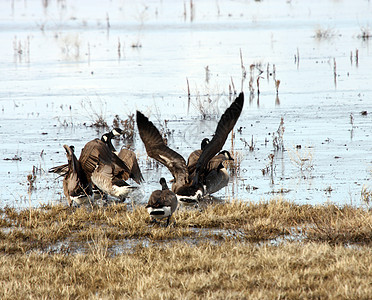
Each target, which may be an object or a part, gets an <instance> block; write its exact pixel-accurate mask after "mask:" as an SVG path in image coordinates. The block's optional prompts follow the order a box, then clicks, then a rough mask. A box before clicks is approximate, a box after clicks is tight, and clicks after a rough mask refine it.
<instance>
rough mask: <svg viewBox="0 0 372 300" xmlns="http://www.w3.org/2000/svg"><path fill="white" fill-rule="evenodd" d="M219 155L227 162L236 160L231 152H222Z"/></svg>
mask: <svg viewBox="0 0 372 300" xmlns="http://www.w3.org/2000/svg"><path fill="white" fill-rule="evenodd" d="M218 154H222V155H223V156H224V157H225V158H226V160H234V159H233V158H232V156H231V154H230V152H229V151H227V150H222V151H221V152H220V153H218Z"/></svg>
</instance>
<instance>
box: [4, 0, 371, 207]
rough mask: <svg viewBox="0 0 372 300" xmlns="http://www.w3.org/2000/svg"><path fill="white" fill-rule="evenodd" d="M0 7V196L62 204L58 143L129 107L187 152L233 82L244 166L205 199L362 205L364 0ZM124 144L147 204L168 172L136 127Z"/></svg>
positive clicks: (367, 136) (95, 133)
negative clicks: (129, 146) (242, 98)
mask: <svg viewBox="0 0 372 300" xmlns="http://www.w3.org/2000/svg"><path fill="white" fill-rule="evenodd" d="M191 4H192V5H191ZM0 8H1V10H0V11H1V13H0V28H1V30H0V41H1V44H2V45H3V46H2V47H1V48H0V55H1V58H2V59H1V62H0V70H1V71H0V109H1V110H0V139H1V142H2V143H1V145H0V169H1V172H0V180H1V182H2V183H1V189H0V203H1V204H0V205H1V206H5V205H9V206H14V207H27V206H29V205H30V204H31V205H32V206H38V205H39V204H41V203H51V202H59V201H64V199H63V195H62V194H63V193H62V179H57V180H56V177H55V176H53V175H51V174H48V173H47V172H46V171H47V170H48V169H49V168H50V167H52V166H55V165H57V164H62V163H65V162H66V158H65V154H64V150H63V148H62V145H63V144H68V145H74V146H75V147H76V152H77V153H78V154H79V153H80V149H81V148H82V147H83V146H84V144H85V143H86V142H87V141H89V140H91V139H93V138H96V137H100V135H101V134H102V133H103V132H104V130H102V129H97V128H96V127H94V126H91V125H92V124H93V123H95V122H96V120H97V119H98V118H99V117H102V118H103V119H104V120H105V121H106V122H107V123H108V124H109V125H110V126H112V123H113V119H114V117H115V115H119V117H120V119H121V120H125V119H127V117H128V115H130V114H134V113H135V110H136V109H139V110H141V111H143V112H144V113H145V114H146V115H148V116H149V117H150V119H151V120H152V121H154V123H155V124H156V125H157V126H159V128H164V129H165V130H166V131H169V133H170V134H169V135H168V141H169V145H170V146H171V147H172V148H173V149H175V150H176V151H178V152H179V153H180V154H182V155H184V157H185V158H187V156H188V155H189V153H190V152H192V151H193V150H195V149H196V148H199V146H200V141H201V140H202V138H204V137H210V136H211V135H212V134H213V132H214V130H215V127H216V124H217V122H218V118H219V116H220V115H221V113H223V111H224V110H225V108H226V107H227V106H228V105H229V103H230V99H231V97H230V95H229V93H230V91H232V92H233V91H234V90H236V91H237V92H239V91H240V90H243V91H244V92H245V95H246V102H245V107H244V110H243V113H242V115H241V118H240V119H239V121H238V123H237V125H236V129H235V138H234V139H233V142H234V145H233V150H234V152H235V155H236V157H237V158H238V160H239V161H240V164H239V168H238V170H237V174H236V176H234V177H233V178H232V180H231V182H230V184H229V186H228V187H227V188H226V189H224V190H221V191H220V192H218V193H217V194H216V195H215V196H217V197H219V198H222V199H231V198H239V199H246V200H252V201H259V200H264V199H270V198H272V197H277V196H278V195H283V196H284V197H285V198H287V199H289V200H293V201H295V202H297V203H309V204H318V203H325V202H327V201H330V202H334V203H338V204H345V203H347V204H350V203H352V204H356V205H361V203H362V202H361V192H362V190H363V188H364V187H366V188H369V189H371V188H372V187H371V186H372V184H371V180H372V170H371V169H372V137H371V133H372V120H371V118H372V117H371V116H372V79H371V72H370V66H371V65H372V55H371V50H370V47H371V45H370V44H371V39H372V37H371V38H368V37H369V35H370V34H372V29H369V27H368V26H369V25H370V24H369V22H370V16H371V12H372V4H371V3H370V2H369V1H365V0H358V1H353V3H352V4H351V3H349V2H347V1H320V0H319V1H311V3H308V1H284V0H283V1H193V2H190V1H185V2H181V1H180V2H179V3H178V2H177V3H175V2H173V1H147V2H146V5H145V4H143V3H136V4H132V2H130V1H128V2H126V1H107V3H106V2H105V3H103V2H102V1H79V2H78V3H75V1H2V2H1V3H0ZM244 75H245V76H244ZM187 80H188V83H189V89H190V93H191V102H189V99H188V85H187ZM279 81H280V83H279ZM258 84H259V85H258ZM277 86H278V93H277ZM258 90H259V91H260V93H258ZM232 98H233V96H232ZM202 115H204V118H203V117H202ZM165 120H167V122H165ZM281 120H283V123H282V125H280V124H281ZM280 126H281V128H283V129H284V131H283V129H282V130H281V131H280V130H279V132H278V128H279V127H280ZM238 129H240V130H239V131H238ZM252 139H253V143H252ZM122 144H123V141H120V142H119V143H118V144H116V147H117V148H119V147H120V146H121V145H122ZM133 147H134V149H135V151H136V153H137V155H138V157H139V163H140V166H141V167H142V172H143V173H144V177H145V180H146V183H145V184H144V185H143V187H142V190H141V193H139V194H140V195H141V196H140V197H138V198H137V199H136V201H137V202H139V203H144V202H146V200H147V197H148V195H149V194H150V193H151V191H152V190H154V189H157V188H159V186H160V185H159V184H158V180H159V178H160V176H165V177H166V178H167V179H168V180H170V179H171V175H170V173H169V172H168V170H167V169H166V168H163V167H159V168H156V167H154V165H152V164H149V161H148V159H147V156H146V153H145V150H144V147H143V144H142V142H141V141H140V140H139V137H138V134H137V135H136V136H135V140H134V144H133ZM225 149H227V150H232V141H231V138H230V137H229V139H228V140H227V142H226V144H225ZM271 154H272V156H271V158H270V157H269V156H270V155H271ZM33 172H34V175H36V179H35V182H34V183H33V185H34V187H35V189H34V190H33V191H32V193H28V180H27V175H29V174H32V173H33Z"/></svg>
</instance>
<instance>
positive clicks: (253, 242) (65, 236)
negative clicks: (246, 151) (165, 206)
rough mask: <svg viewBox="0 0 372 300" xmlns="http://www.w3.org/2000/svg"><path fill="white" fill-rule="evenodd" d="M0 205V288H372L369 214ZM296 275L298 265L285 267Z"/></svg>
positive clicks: (254, 293)
mask: <svg viewBox="0 0 372 300" xmlns="http://www.w3.org/2000/svg"><path fill="white" fill-rule="evenodd" d="M29 217H30V213H29V210H21V211H18V210H15V209H12V208H4V209H2V210H0V227H1V228H0V285H1V287H2V288H1V289H0V298H1V299H16V298H17V299H21V298H24V299H25V298H78V297H79V298H93V299H96V298H100V299H101V298H104V299H107V298H109V299H111V298H132V299H133V298H135V299H139V298H141V299H149V298H154V299H163V298H166V299H170V298H172V299H174V298H182V299H195V298H207V299H226V298H232V299H242V298H253V299H258V298H260V299H273V298H279V299H287V298H288V299H294V298H340V299H345V298H358V299H368V297H369V296H370V295H371V292H372V286H371V284H370V282H371V280H370V279H371V276H372V255H371V246H372V213H371V212H370V211H368V210H364V209H361V208H354V207H350V206H344V207H338V206H335V205H319V206H311V205H297V204H294V203H291V202H288V201H285V200H282V199H277V200H271V201H266V202H261V203H249V202H248V203H247V202H241V201H231V202H229V203H224V204H213V205H205V206H203V209H202V210H194V209H181V210H180V211H178V212H177V213H176V214H175V220H176V224H175V225H174V226H170V227H167V228H164V227H161V226H158V225H152V224H150V218H149V217H148V215H147V213H146V211H145V209H144V207H136V208H135V210H134V211H131V210H129V209H127V206H126V205H125V204H120V205H113V206H109V207H105V208H102V207H94V208H93V209H87V208H84V207H83V208H77V209H71V208H67V207H64V206H60V205H58V206H44V207H41V208H38V209H33V210H32V223H30V222H29ZM288 274H290V276H288Z"/></svg>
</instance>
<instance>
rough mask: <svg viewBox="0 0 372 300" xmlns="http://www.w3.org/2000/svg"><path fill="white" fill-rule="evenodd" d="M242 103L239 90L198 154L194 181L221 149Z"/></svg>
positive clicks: (240, 109) (236, 118)
mask: <svg viewBox="0 0 372 300" xmlns="http://www.w3.org/2000/svg"><path fill="white" fill-rule="evenodd" d="M243 105H244V94H243V92H241V93H240V94H239V96H238V97H237V98H236V99H235V100H234V102H233V103H232V104H231V105H230V107H229V108H228V109H226V111H225V112H224V114H223V115H222V116H221V119H220V121H219V122H218V125H217V128H216V131H215V133H214V136H213V138H212V140H211V141H210V142H209V143H208V144H207V145H206V147H205V149H204V150H203V152H202V154H201V155H200V157H199V159H198V162H197V164H196V178H195V179H194V181H195V182H194V183H197V181H198V176H199V173H200V172H201V171H202V170H204V169H205V168H206V166H207V164H208V162H209V161H210V160H211V159H212V157H214V156H215V155H216V154H217V153H218V152H219V151H220V150H221V149H222V147H223V145H224V144H225V142H226V139H227V136H228V135H229V133H230V131H231V130H232V129H233V127H234V125H235V124H236V122H237V121H238V119H239V116H240V113H241V112H242V109H243Z"/></svg>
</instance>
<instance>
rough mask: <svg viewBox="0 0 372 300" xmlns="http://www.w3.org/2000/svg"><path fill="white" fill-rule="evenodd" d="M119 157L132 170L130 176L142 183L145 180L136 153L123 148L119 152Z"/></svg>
mask: <svg viewBox="0 0 372 300" xmlns="http://www.w3.org/2000/svg"><path fill="white" fill-rule="evenodd" d="M118 157H119V158H120V159H121V160H122V161H124V162H125V164H126V165H127V166H128V168H129V171H130V174H129V175H130V178H132V179H133V180H134V181H135V182H137V183H138V184H140V183H141V182H143V181H144V179H143V176H142V173H141V170H140V168H139V165H138V162H137V157H136V154H135V153H134V152H133V151H131V150H128V149H121V150H120V152H119V153H118Z"/></svg>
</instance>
